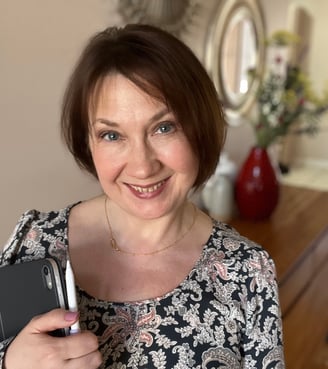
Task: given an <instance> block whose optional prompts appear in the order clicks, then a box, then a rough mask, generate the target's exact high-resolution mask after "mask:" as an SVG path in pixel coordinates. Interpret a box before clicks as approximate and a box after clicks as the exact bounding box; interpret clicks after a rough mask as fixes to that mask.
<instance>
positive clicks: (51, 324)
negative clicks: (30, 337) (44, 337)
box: [26, 309, 79, 333]
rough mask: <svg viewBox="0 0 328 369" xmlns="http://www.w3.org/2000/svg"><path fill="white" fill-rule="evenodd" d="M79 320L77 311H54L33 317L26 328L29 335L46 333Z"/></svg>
mask: <svg viewBox="0 0 328 369" xmlns="http://www.w3.org/2000/svg"><path fill="white" fill-rule="evenodd" d="M78 318H79V313H78V312H77V311H74V312H73V311H68V310H64V309H54V310H51V311H49V312H48V313H45V314H42V315H38V316H36V317H34V318H33V319H32V320H31V321H30V323H29V324H28V325H27V326H26V328H27V327H29V328H30V329H29V330H30V332H31V333H47V332H51V331H54V330H56V329H60V328H66V327H69V326H71V325H72V324H73V323H75V322H76V321H77V320H78Z"/></svg>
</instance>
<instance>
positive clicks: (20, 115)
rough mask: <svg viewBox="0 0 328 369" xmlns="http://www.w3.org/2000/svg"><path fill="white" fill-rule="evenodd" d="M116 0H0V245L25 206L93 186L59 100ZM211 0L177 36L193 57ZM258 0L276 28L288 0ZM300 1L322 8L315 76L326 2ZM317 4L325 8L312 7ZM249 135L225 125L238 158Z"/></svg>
mask: <svg viewBox="0 0 328 369" xmlns="http://www.w3.org/2000/svg"><path fill="white" fill-rule="evenodd" d="M116 1H118V0H106V1H105V0H56V1H50V0H29V1H21V0H1V1H0V118H1V120H0V122H1V135H0V165H1V182H0V189H1V191H0V207H1V210H0V219H1V228H0V245H2V244H3V243H4V242H5V240H6V239H7V238H8V236H9V233H10V232H11V230H12V229H13V227H14V224H15V223H16V220H17V218H18V217H19V215H20V214H21V213H22V212H23V211H25V210H26V209H29V208H37V209H40V210H49V209H52V208H59V207H62V206H65V205H66V204H68V203H71V202H74V201H77V200H80V199H85V198H88V197H90V196H94V195H96V194H97V193H99V191H100V189H99V187H98V185H97V183H95V181H94V180H93V179H91V178H90V177H89V176H87V175H85V174H83V173H82V172H81V171H80V170H79V169H78V168H77V167H76V165H75V163H74V162H73V161H72V159H71V157H70V156H69V155H68V153H67V152H66V151H65V150H64V147H63V145H62V143H61V141H60V138H59V131H58V121H59V111H60V109H59V107H60V101H61V96H62V93H63V89H64V86H65V82H66V80H67V78H68V75H69V73H70V70H71V67H72V65H73V63H74V61H75V60H76V57H77V55H78V54H79V51H80V49H81V47H82V45H83V43H84V42H85V40H86V39H87V38H88V37H89V36H90V35H91V34H92V33H94V32H96V31H98V30H100V29H103V28H104V27H105V26H106V25H110V24H120V23H122V20H121V19H120V17H119V16H118V15H117V13H115V4H116ZM218 1H219V0H207V1H206V2H202V1H200V4H201V7H200V10H199V13H198V15H197V16H196V17H195V23H194V24H193V25H192V26H191V27H190V33H189V34H186V35H185V41H186V42H187V43H188V44H190V46H191V47H192V48H193V49H194V50H195V52H196V54H197V55H198V56H199V57H200V59H202V57H203V46H204V43H203V42H204V37H205V33H206V26H207V25H208V20H209V17H210V15H211V12H212V10H213V8H214V7H215V6H217V3H218ZM224 1H228V0H224ZM261 1H262V3H263V5H264V8H265V14H266V15H269V17H267V28H268V30H269V31H270V30H273V29H275V28H277V27H283V26H284V25H285V22H286V7H287V5H288V2H286V1H285V0H275V1H268V0H261ZM303 2H304V3H305V2H306V3H308V4H311V5H308V6H311V9H312V8H313V7H316V8H317V9H319V13H321V14H322V16H321V18H322V19H321V20H320V22H319V23H318V28H317V29H315V35H316V41H315V42H314V48H313V64H312V68H313V73H314V74H315V75H316V78H317V80H318V83H319V82H320V81H321V79H322V75H321V74H322V72H321V71H324V70H325V66H326V65H328V64H327V57H323V58H321V57H320V55H321V54H320V45H322V44H324V45H325V32H323V29H324V25H325V20H324V15H325V14H328V13H327V6H328V3H326V1H325V0H321V1H320V0H315V1H314V3H316V5H314V4H312V1H310V0H308V1H303ZM323 8H324V9H326V10H325V11H324V12H323V11H322V10H321V12H320V9H323ZM204 19H205V20H204ZM322 49H323V50H325V47H323V48H322ZM319 69H320V71H319ZM241 140H242V145H241V144H240V143H241ZM251 141H252V132H251V131H250V128H249V126H247V125H244V126H242V127H240V128H233V129H231V130H230V132H229V136H228V141H227V145H226V149H227V151H228V152H229V153H231V155H232V157H233V159H235V160H236V161H240V160H241V159H242V158H243V157H244V156H245V155H246V151H247V150H248V148H249V146H250V145H251ZM314 147H315V148H316V149H317V150H316V151H314V150H313V149H308V146H306V150H307V152H308V154H309V155H314V153H315V155H318V157H321V158H324V159H325V160H327V157H328V153H327V146H325V145H322V144H321V142H320V143H319V144H318V145H317V144H314ZM319 147H323V148H324V149H323V150H322V151H320V150H319Z"/></svg>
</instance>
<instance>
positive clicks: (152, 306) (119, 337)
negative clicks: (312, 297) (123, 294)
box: [0, 206, 285, 369]
mask: <svg viewBox="0 0 328 369" xmlns="http://www.w3.org/2000/svg"><path fill="white" fill-rule="evenodd" d="M70 209H71V206H70V207H67V208H65V209H62V210H60V211H52V212H48V213H42V212H38V211H36V210H31V211H28V212H26V213H24V214H23V215H22V217H21V218H20V220H19V222H18V224H17V226H16V228H15V230H14V233H13V235H12V237H11V238H10V240H9V241H8V243H7V245H6V246H5V249H4V251H3V253H2V255H1V263H0V264H1V266H4V265H8V264H13V263H17V262H25V261H31V260H35V259H40V258H46V257H53V258H57V260H58V261H59V262H60V263H61V265H62V267H63V269H65V266H66V259H67V257H68V239H67V223H68V217H69V211H70ZM76 288H77V295H78V303H79V309H80V323H81V327H82V329H88V330H90V331H92V332H94V333H95V334H96V335H97V337H98V339H99V348H100V351H101V353H102V355H103V364H102V365H101V368H102V369H104V368H106V369H109V368H110V369H128V368H131V369H142V368H144V369H146V368H147V369H152V368H156V369H166V368H169V369H187V368H195V369H206V368H229V369H240V368H247V369H254V368H258V369H259V368H261V369H266V368H267V369H273V368H275V369H282V368H284V367H285V365H284V357H283V347H282V323H281V315H280V307H279V300H278V290H277V283H276V277H275V267H274V263H273V261H272V260H271V259H270V257H269V256H268V254H267V253H266V251H264V250H263V249H262V248H261V247H260V246H259V245H257V244H255V243H253V242H251V241H249V240H248V239H246V238H244V237H242V236H240V235H239V234H238V233H237V232H236V231H235V230H234V229H232V228H231V227H229V226H228V225H226V224H223V223H220V222H216V221H213V229H212V233H211V235H210V238H209V239H208V241H207V243H206V244H205V245H204V248H203V251H202V254H201V256H200V258H199V260H198V261H197V263H196V264H195V265H194V267H193V269H192V270H191V271H190V273H189V275H188V276H187V277H186V278H185V279H184V281H183V282H182V283H181V284H180V285H179V286H178V287H176V288H175V289H174V290H173V291H171V292H169V293H167V294H166V295H164V296H161V297H159V298H155V299H149V300H146V301H140V302H131V303H128V302H122V303H116V302H115V303H113V302H110V301H103V300H99V299H97V298H94V297H92V296H90V295H88V294H87V293H86V292H85V291H83V290H82V289H81V288H79V287H78V286H77V287H76ZM10 341H11V339H9V340H7V341H3V342H0V368H2V359H3V356H4V353H5V350H6V347H7V346H8V344H9V343H10Z"/></svg>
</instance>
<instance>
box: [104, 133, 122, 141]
mask: <svg viewBox="0 0 328 369" xmlns="http://www.w3.org/2000/svg"><path fill="white" fill-rule="evenodd" d="M120 137H121V136H120V134H119V133H118V132H115V131H109V132H104V133H102V134H101V138H102V139H104V140H106V141H118V140H119V139H120Z"/></svg>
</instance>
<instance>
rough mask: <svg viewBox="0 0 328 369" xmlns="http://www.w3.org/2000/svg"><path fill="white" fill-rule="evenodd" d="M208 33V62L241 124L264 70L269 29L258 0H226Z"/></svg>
mask: <svg viewBox="0 0 328 369" xmlns="http://www.w3.org/2000/svg"><path fill="white" fill-rule="evenodd" d="M222 3H223V4H222V5H220V6H219V7H218V9H217V12H216V14H215V16H214V18H213V21H212V22H211V25H210V29H209V32H208V39H207V42H206V48H205V65H206V68H207V70H208V72H209V73H210V75H211V77H212V78H213V81H214V83H215V85H216V88H217V90H218V93H219V95H220V98H221V100H222V102H223V105H224V107H225V112H226V115H227V120H228V123H230V124H231V125H238V124H240V122H242V120H243V117H244V116H245V115H246V113H247V112H248V111H249V109H250V107H251V105H252V103H253V102H254V99H255V95H256V90H257V88H258V85H259V82H260V79H261V78H262V75H263V70H264V59H265V46H264V38H265V30H264V20H263V15H262V12H261V8H260V5H259V4H258V2H257V1H255V0H243V1H237V0H232V1H224V2H222Z"/></svg>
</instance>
